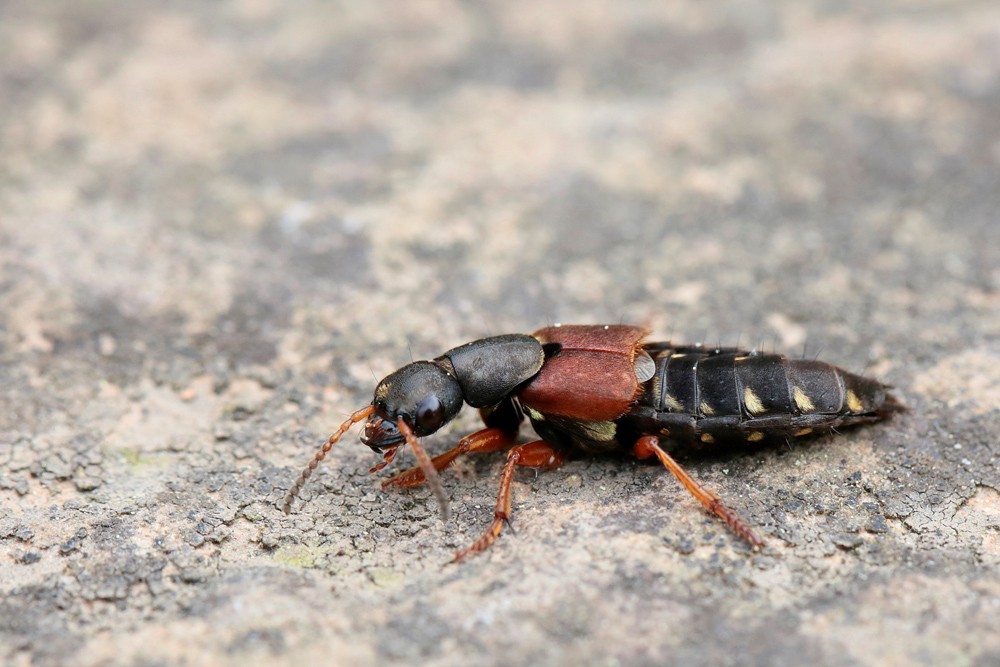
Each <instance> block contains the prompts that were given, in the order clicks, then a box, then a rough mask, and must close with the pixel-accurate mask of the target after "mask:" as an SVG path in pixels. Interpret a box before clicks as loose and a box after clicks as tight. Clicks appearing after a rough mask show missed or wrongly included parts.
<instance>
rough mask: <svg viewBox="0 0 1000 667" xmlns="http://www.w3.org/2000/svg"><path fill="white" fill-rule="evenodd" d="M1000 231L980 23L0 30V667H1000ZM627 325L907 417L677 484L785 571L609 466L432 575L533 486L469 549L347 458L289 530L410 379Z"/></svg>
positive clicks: (357, 18) (750, 457) (162, 11)
mask: <svg viewBox="0 0 1000 667" xmlns="http://www.w3.org/2000/svg"><path fill="white" fill-rule="evenodd" d="M998 211H1000V5H998V4H997V3H993V2H948V3H942V2H932V1H930V0H926V1H916V2H881V3H877V5H874V6H873V5H872V3H869V2H860V1H847V2H820V1H814V2H809V1H807V2H797V3H780V4H777V5H776V4H775V3H767V2H753V1H751V2H721V3H718V2H716V3H704V2H669V3H629V2H610V1H609V2H598V1H591V0H584V1H583V2H573V3H568V2H567V3H561V2H545V1H542V2H538V1H534V0H532V1H527V0H526V1H523V2H521V1H517V2H509V1H506V0H505V1H504V2H500V1H497V2H491V3H480V2H475V3H472V2H466V3H455V2H447V1H435V0H430V1H427V2H423V1H421V2H405V3H403V2H398V3H389V2H341V3H336V2H326V1H319V0H314V1H309V0H303V1H301V2H278V1H277V0H232V1H222V2H212V3H203V2H190V1H185V0H181V1H179V2H172V3H153V2H146V1H144V0H135V1H132V2H127V3H119V2H104V1H97V2H81V3H71V2H62V3H59V2H35V1H33V0H13V1H8V2H4V3H3V4H2V5H0V563H2V565H0V591H2V598H0V662H3V663H4V664H10V665H29V664H34V665H42V666H47V665H60V664H72V665H75V666H84V667H86V666H90V665H196V664H198V665H201V664H210V665H240V666H244V665H250V664H261V665H264V664H267V665H270V664H290V665H291V664H294V665H307V664H321V663H325V664H336V665H364V664H380V665H396V664H399V665H402V664H408V663H417V662H419V663H421V664H427V665H469V664H484V665H500V664H504V665H557V664H607V665H618V664H620V665H662V664H683V665H696V664H713V665H801V664H816V663H827V664H836V665H910V664H915V665H944V664H950V665H957V664H961V665H990V664H997V663H998V662H1000V632H998V631H997V628H998V627H1000V444H998V443H1000V409H998V406H1000V231H998V230H1000V213H998ZM621 320H625V321H637V322H644V323H647V324H648V325H649V326H651V327H652V328H653V329H654V331H656V332H657V333H658V334H659V335H660V336H663V337H672V338H673V339H675V340H678V341H680V340H684V339H686V340H689V341H691V340H695V341H696V340H707V341H711V342H714V341H716V340H719V341H721V342H723V343H727V344H735V343H736V342H738V341H739V342H741V343H743V344H749V345H757V344H761V345H763V346H764V347H766V348H768V349H771V348H775V349H777V350H779V351H784V352H787V353H790V354H801V351H802V349H803V346H807V354H809V355H812V354H815V353H816V352H818V351H819V350H820V349H822V356H823V358H825V359H828V360H830V361H832V362H835V363H838V364H840V365H842V366H845V367H847V368H849V369H853V370H856V371H862V370H864V371H866V372H868V373H870V374H873V375H876V376H878V377H880V378H882V379H884V380H886V381H888V382H891V383H893V384H895V385H896V386H897V387H898V394H899V395H900V397H901V398H902V399H903V400H904V401H905V402H906V403H907V404H908V405H909V406H910V407H911V412H910V413H908V414H906V415H904V416H903V417H901V418H899V419H897V420H895V421H893V422H891V423H888V424H883V425H878V426H875V427H871V428H866V429H861V430H855V431H851V432H849V433H845V434H843V435H842V436H840V437H836V438H825V439H820V440H816V441H812V442H810V443H808V444H803V445H802V446H799V447H796V448H794V449H785V448H777V449H763V450H756V451H748V452H737V453H735V454H733V455H729V456H717V457H710V458H701V459H696V458H690V457H689V458H688V459H686V461H687V463H688V465H689V467H690V469H691V471H692V474H694V475H695V476H696V477H697V478H699V479H701V480H702V481H703V482H705V483H706V484H708V485H709V486H710V487H712V488H714V489H715V490H716V491H718V492H719V493H720V494H721V495H722V496H724V497H725V498H726V499H728V500H729V502H730V504H731V505H732V506H734V507H735V508H737V509H739V510H740V511H741V512H743V513H744V514H745V515H746V516H747V517H748V519H749V520H750V522H751V523H752V524H753V525H755V526H757V527H758V528H759V530H760V531H761V533H763V534H764V536H765V538H766V540H767V544H768V546H767V549H765V550H764V551H763V552H762V553H760V554H751V553H749V552H748V551H747V549H746V548H745V546H744V545H742V544H740V543H739V542H737V541H735V540H734V538H733V537H732V536H731V535H730V534H729V533H728V532H726V531H725V530H724V529H723V528H722V527H721V526H720V524H719V523H718V522H716V521H713V520H712V519H710V518H709V517H707V516H706V515H705V514H704V513H702V512H701V511H700V510H699V509H698V508H697V507H696V505H695V503H694V502H693V500H692V499H691V498H690V497H688V496H687V495H686V494H685V493H684V492H683V491H682V490H680V489H679V488H678V486H677V484H676V483H674V481H673V480H672V479H671V478H669V476H668V475H667V474H666V473H665V472H664V471H662V470H661V469H659V468H657V467H656V466H646V465H638V464H636V463H634V462H630V461H603V460H591V461H577V462H572V463H570V464H568V465H566V466H564V467H563V468H561V469H559V470H557V471H553V472H548V473H544V474H540V475H538V476H537V477H535V476H533V475H532V474H531V473H530V471H522V472H521V473H519V474H518V476H517V481H516V484H515V517H514V520H515V524H516V527H517V533H516V534H505V535H504V536H503V537H502V538H501V539H500V541H499V542H498V543H497V545H496V546H495V548H494V549H492V551H491V552H490V553H488V554H486V555H485V556H482V557H479V558H476V559H473V560H471V561H469V562H468V563H466V564H462V565H458V566H454V565H444V563H445V562H446V561H447V560H448V559H449V557H450V554H451V553H452V551H453V550H454V549H456V548H459V547H462V546H465V545H466V544H467V543H469V542H470V541H471V540H472V539H474V537H475V536H476V535H477V534H478V532H479V531H480V530H482V528H483V527H484V526H485V525H486V524H487V522H488V521H489V518H490V514H491V508H492V503H493V497H494V494H495V487H496V482H497V476H498V474H499V471H500V465H501V457H495V456H494V457H481V458H477V459H474V460H468V461H464V462H462V463H461V464H460V465H457V466H456V468H455V469H454V471H453V472H449V473H448V474H447V475H445V477H444V481H445V484H446V488H447V491H448V493H449V494H450V496H451V499H452V509H453V513H454V515H455V516H454V518H453V521H452V522H451V523H450V524H449V525H447V526H444V525H442V524H441V522H440V521H439V520H438V516H437V510H436V506H435V503H434V500H433V497H432V496H431V495H430V494H429V492H427V491H426V490H423V489H418V490H416V491H413V492H408V493H400V492H383V491H381V490H380V489H379V487H378V480H377V479H374V478H373V477H372V476H369V475H367V473H366V471H367V469H368V467H369V466H370V465H371V464H373V463H374V462H375V459H374V458H373V455H372V453H371V452H369V451H368V450H367V449H365V448H363V447H360V446H358V445H357V444H356V440H355V437H354V436H351V437H349V438H348V439H347V441H345V443H344V444H343V445H342V446H339V447H337V448H336V449H335V451H334V452H333V453H332V454H331V457H330V459H329V462H328V464H326V465H324V466H323V467H321V468H320V471H319V472H318V474H317V475H316V476H315V478H314V481H313V483H312V484H310V486H309V487H307V489H306V491H305V493H304V499H305V500H306V501H307V502H306V503H305V504H304V505H297V508H296V511H295V512H294V513H293V514H292V515H291V516H290V517H285V516H284V515H282V514H281V513H280V512H279V511H278V509H277V507H276V502H277V501H278V500H280V498H281V496H282V494H283V492H284V490H285V489H286V488H287V487H288V485H289V484H290V483H291V481H292V480H293V479H294V477H295V475H296V474H297V473H298V471H299V469H300V468H301V466H302V465H303V464H304V463H305V462H306V461H307V460H308V457H309V456H311V454H312V452H313V451H314V448H315V446H316V444H317V442H318V441H320V440H321V439H322V438H323V437H325V435H326V434H327V433H328V432H329V431H330V430H331V429H332V428H335V427H336V425H337V424H339V422H340V421H341V419H343V417H344V416H345V415H346V414H348V413H349V412H350V411H351V410H353V409H355V408H357V407H359V406H361V405H363V404H365V403H366V402H367V401H369V400H370V396H371V394H370V392H371V389H372V388H373V386H374V384H375V377H381V376H382V375H384V374H386V373H388V372H389V371H391V370H393V369H394V368H396V367H397V366H399V365H401V364H402V363H404V362H406V361H407V360H408V359H409V358H410V356H411V355H412V356H413V357H414V358H425V357H429V356H434V355H436V354H438V353H440V352H441V351H443V350H445V349H447V348H449V347H451V346H453V345H456V344H458V343H461V342H464V341H467V340H471V339H474V338H477V337H480V336H483V335H487V334H493V333H503V332H510V331H532V330H534V329H535V328H537V327H538V326H541V325H545V324H548V323H551V322H555V321H563V322H603V321H610V322H617V321H621ZM373 376H375V377H373ZM475 423H476V417H475V415H474V414H473V413H472V411H468V412H467V413H465V414H463V416H462V417H461V418H460V419H459V420H458V422H457V423H456V425H455V426H454V427H453V428H450V429H447V430H446V431H445V432H444V433H443V434H441V435H439V436H436V437H434V438H431V439H429V440H428V447H429V448H430V449H431V450H433V451H440V450H441V449H443V448H444V447H446V446H447V445H448V443H449V442H452V441H454V440H455V439H456V438H457V437H458V435H459V434H461V433H464V432H467V431H469V430H471V429H473V428H475ZM525 437H527V434H526V435H525ZM401 460H402V464H403V465H409V464H410V463H411V462H412V459H411V458H410V455H409V454H406V455H404V456H402V457H401ZM383 474H384V473H383Z"/></svg>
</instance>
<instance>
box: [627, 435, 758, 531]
mask: <svg viewBox="0 0 1000 667" xmlns="http://www.w3.org/2000/svg"><path fill="white" fill-rule="evenodd" d="M634 451H635V456H636V458H639V459H648V458H649V457H651V456H656V458H658V459H660V462H661V463H662V464H663V465H664V466H666V468H667V470H669V471H670V472H672V473H673V474H674V477H676V478H677V481H679V482H680V483H681V484H683V485H684V488H685V489H687V490H688V491H689V492H690V493H691V495H693V496H694V497H695V498H697V500H698V502H699V503H701V504H702V506H703V507H704V508H705V509H707V510H708V511H709V512H711V513H712V514H714V515H715V516H717V517H719V518H720V519H722V520H723V521H725V522H726V525H728V526H729V527H730V528H731V529H732V530H733V532H734V533H736V534H737V535H739V536H740V537H742V538H743V539H744V540H746V541H747V542H749V543H750V544H751V545H752V546H753V548H754V549H762V548H764V541H763V540H761V539H760V538H759V537H757V535H756V534H754V532H753V530H751V529H750V526H749V525H747V522H746V521H744V520H743V517H741V516H740V515H739V514H737V513H736V512H735V511H733V510H731V509H729V508H728V507H726V506H725V504H723V502H722V499H721V498H719V496H717V495H715V494H714V493H712V492H711V491H709V490H708V489H706V488H705V487H703V486H702V485H701V484H699V483H698V482H696V481H695V480H694V479H692V477H691V476H690V475H689V474H687V471H686V470H684V468H682V467H681V466H680V464H679V463H677V461H675V460H674V459H673V458H671V457H670V455H669V454H667V453H666V452H665V451H663V448H662V447H660V440H659V438H657V437H656V436H655V435H644V436H642V437H641V438H639V439H638V440H637V441H636V443H635V450H634Z"/></svg>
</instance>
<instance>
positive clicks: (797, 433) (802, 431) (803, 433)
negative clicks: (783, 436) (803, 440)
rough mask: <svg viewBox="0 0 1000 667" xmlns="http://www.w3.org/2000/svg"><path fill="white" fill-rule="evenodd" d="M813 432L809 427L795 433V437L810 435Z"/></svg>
mask: <svg viewBox="0 0 1000 667" xmlns="http://www.w3.org/2000/svg"><path fill="white" fill-rule="evenodd" d="M812 432H813V430H812V429H811V428H809V427H808V426H807V427H806V428H800V429H799V430H798V431H796V432H795V435H809V434H810V433H812Z"/></svg>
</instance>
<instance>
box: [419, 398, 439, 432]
mask: <svg viewBox="0 0 1000 667" xmlns="http://www.w3.org/2000/svg"><path fill="white" fill-rule="evenodd" d="M443 423H444V406H443V405H441V401H439V400H438V397H437V396H434V395H431V396H428V397H427V398H425V399H424V400H422V401H420V404H419V405H417V427H418V428H419V429H420V430H421V431H423V433H424V434H425V435H426V434H430V433H433V432H434V431H436V430H438V429H439V428H441V425H442V424H443Z"/></svg>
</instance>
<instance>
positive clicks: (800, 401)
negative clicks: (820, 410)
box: [792, 386, 816, 412]
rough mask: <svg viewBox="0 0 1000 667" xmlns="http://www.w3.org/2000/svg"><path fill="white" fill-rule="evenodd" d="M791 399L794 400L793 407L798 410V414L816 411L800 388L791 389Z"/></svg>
mask: <svg viewBox="0 0 1000 667" xmlns="http://www.w3.org/2000/svg"><path fill="white" fill-rule="evenodd" d="M792 398H794V399H795V407H797V408H798V409H799V412H812V411H813V410H815V409H816V406H815V405H813V402H812V399H811V398H809V397H808V396H806V392H804V391H802V388H801V387H797V386H796V387H792Z"/></svg>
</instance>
